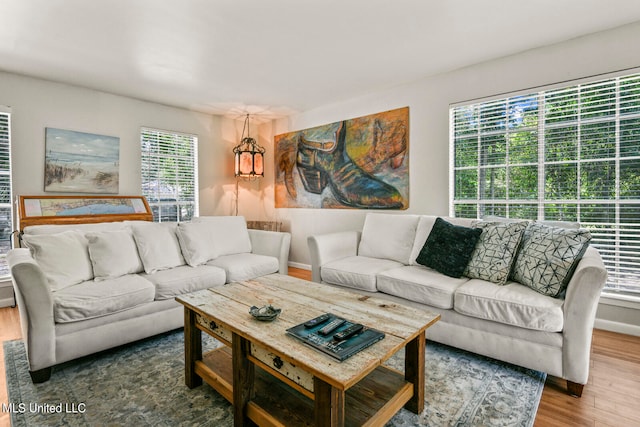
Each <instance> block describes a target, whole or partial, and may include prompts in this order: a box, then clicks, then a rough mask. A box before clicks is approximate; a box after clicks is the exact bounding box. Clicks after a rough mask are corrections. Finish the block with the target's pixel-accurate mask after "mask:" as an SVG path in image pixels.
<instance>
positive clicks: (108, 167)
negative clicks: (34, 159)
mask: <svg viewBox="0 0 640 427" xmlns="http://www.w3.org/2000/svg"><path fill="white" fill-rule="evenodd" d="M45 145H46V147H45V149H46V155H45V169H44V191H57V192H62V193H106V194H117V193H118V189H119V188H118V187H119V175H120V174H119V168H120V138H117V137H114V136H105V135H96V134H92V133H85V132H75V131H71V130H64V129H54V128H46V136H45Z"/></svg>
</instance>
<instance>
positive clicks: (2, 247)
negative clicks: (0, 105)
mask: <svg viewBox="0 0 640 427" xmlns="http://www.w3.org/2000/svg"><path fill="white" fill-rule="evenodd" d="M12 224H13V220H12V205H11V116H10V114H9V113H6V112H2V111H0V276H8V275H9V267H8V266H7V262H6V255H7V252H9V250H10V249H11V231H12V228H13V226H12Z"/></svg>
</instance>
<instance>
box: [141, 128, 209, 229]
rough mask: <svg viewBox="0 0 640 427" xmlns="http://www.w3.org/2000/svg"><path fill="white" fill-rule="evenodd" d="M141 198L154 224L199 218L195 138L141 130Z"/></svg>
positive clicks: (160, 131) (174, 133)
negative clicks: (145, 201)
mask: <svg viewBox="0 0 640 427" xmlns="http://www.w3.org/2000/svg"><path fill="white" fill-rule="evenodd" d="M140 144H141V149H142V155H141V172H142V194H143V195H144V196H145V197H146V198H147V201H148V202H149V206H150V207H151V210H152V212H153V219H154V221H157V222H166V221H189V220H191V218H192V217H194V216H197V215H198V171H197V165H198V137H197V136H196V135H187V134H181V133H177V132H170V131H164V130H158V129H150V128H142V130H141V132H140Z"/></svg>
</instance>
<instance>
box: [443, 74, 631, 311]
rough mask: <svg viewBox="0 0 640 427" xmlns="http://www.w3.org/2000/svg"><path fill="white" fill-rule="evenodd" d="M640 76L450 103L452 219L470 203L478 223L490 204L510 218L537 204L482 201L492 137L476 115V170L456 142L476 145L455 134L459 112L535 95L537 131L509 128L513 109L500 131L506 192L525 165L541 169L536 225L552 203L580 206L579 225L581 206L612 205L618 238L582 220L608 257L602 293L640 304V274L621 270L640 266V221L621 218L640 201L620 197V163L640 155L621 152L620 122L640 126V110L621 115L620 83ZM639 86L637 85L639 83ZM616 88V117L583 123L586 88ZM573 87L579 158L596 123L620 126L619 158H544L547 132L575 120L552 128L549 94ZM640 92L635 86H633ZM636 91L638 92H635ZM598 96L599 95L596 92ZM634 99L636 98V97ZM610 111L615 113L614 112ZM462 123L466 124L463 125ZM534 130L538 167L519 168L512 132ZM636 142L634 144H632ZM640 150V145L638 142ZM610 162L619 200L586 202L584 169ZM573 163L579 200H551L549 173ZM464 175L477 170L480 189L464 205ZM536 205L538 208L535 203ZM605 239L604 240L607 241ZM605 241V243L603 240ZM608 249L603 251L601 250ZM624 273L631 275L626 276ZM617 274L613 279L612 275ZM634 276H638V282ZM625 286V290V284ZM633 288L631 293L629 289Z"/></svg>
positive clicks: (606, 77) (607, 77)
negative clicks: (630, 250) (628, 252)
mask: <svg viewBox="0 0 640 427" xmlns="http://www.w3.org/2000/svg"><path fill="white" fill-rule="evenodd" d="M639 76H640V69H628V70H623V71H619V72H616V73H609V74H605V75H599V76H592V77H587V78H583V79H578V80H573V81H566V82H560V83H556V84H554V85H547V86H544V87H537V88H531V89H526V90H522V91H517V92H513V93H506V94H500V95H496V96H493V97H488V98H483V99H477V100H468V101H463V102H459V103H455V104H451V105H450V109H449V114H450V116H449V118H450V122H449V123H450V127H449V141H450V145H449V149H450V153H449V154H450V176H449V184H450V185H449V202H450V205H449V214H450V215H451V216H456V215H460V213H461V212H460V209H461V208H459V209H458V212H456V206H461V205H465V204H472V203H474V202H475V217H476V218H478V217H480V216H482V209H481V206H483V205H484V206H486V205H496V204H503V205H505V206H507V207H505V213H506V215H503V216H507V217H508V216H510V215H509V213H510V212H509V208H508V206H513V205H516V204H517V203H532V202H533V201H532V200H518V199H510V198H509V195H510V194H509V192H508V191H506V190H505V197H504V198H496V199H492V198H483V194H480V190H481V170H483V169H484V170H489V169H491V168H492V166H491V165H486V164H485V165H483V164H481V157H480V155H481V149H482V147H481V136H488V135H490V134H491V133H490V132H485V133H484V134H483V132H482V129H481V127H482V123H481V121H480V116H479V115H478V116H474V117H477V119H478V120H477V123H476V126H477V133H476V134H475V135H477V137H478V142H477V145H476V148H477V151H478V154H477V156H478V157H477V159H476V162H477V164H476V165H475V166H459V165H458V164H457V163H456V162H457V159H456V141H458V143H459V144H458V146H462V143H461V141H462V140H464V139H468V140H472V139H473V138H472V137H471V136H470V137H469V138H466V136H465V137H460V135H456V116H455V114H456V111H461V110H462V109H463V108H470V107H471V106H479V105H482V104H490V103H499V102H507V103H508V101H509V100H512V99H514V98H518V97H520V98H525V97H531V96H535V97H536V100H537V119H536V120H537V125H536V126H535V128H536V129H535V130H534V126H531V127H530V128H529V129H525V128H518V129H515V130H513V131H510V130H509V126H508V123H509V122H508V120H509V117H508V108H505V123H506V124H505V126H504V129H503V130H499V131H496V134H499V135H504V136H505V146H506V147H507V148H506V149H505V151H507V153H506V160H505V161H504V163H501V164H500V165H501V166H502V167H504V168H505V169H507V172H505V175H506V177H505V187H506V188H507V189H511V188H512V187H513V186H512V183H511V182H510V180H509V177H510V175H509V172H508V170H509V168H513V167H517V166H526V165H535V167H536V168H537V171H536V173H537V175H538V179H537V188H536V193H537V194H536V198H535V199H534V200H535V202H536V203H535V204H537V206H536V210H537V216H536V218H527V219H536V220H543V219H545V206H548V205H549V204H550V202H553V203H555V204H558V205H562V204H564V205H567V204H569V203H574V202H576V216H577V220H578V221H581V216H580V211H581V207H582V206H586V205H592V206H593V207H595V206H597V205H601V206H602V208H603V209H604V208H605V207H607V206H612V205H613V206H615V207H614V209H615V215H616V216H615V220H614V221H611V222H610V224H613V227H612V228H613V230H612V232H613V233H614V236H613V238H611V237H609V236H607V235H606V232H601V231H598V230H597V229H595V227H597V226H598V225H599V224H596V223H594V224H591V223H589V222H588V221H581V223H582V224H584V225H585V226H586V227H587V228H593V230H592V234H593V235H594V240H593V241H592V243H593V245H594V246H595V247H597V248H598V249H600V250H601V254H602V255H603V259H604V261H605V264H606V266H607V270H608V271H610V274H609V279H608V280H607V284H606V285H605V289H604V291H603V294H606V295H607V296H608V297H611V298H621V299H625V300H629V299H631V300H633V301H638V302H640V274H635V273H633V270H632V267H628V268H629V270H625V267H624V266H622V267H621V266H620V264H624V263H626V262H628V263H629V265H630V266H633V265H636V266H637V265H640V250H639V249H637V246H638V245H640V243H635V242H634V240H635V241H638V240H640V219H639V218H637V217H636V218H633V217H632V220H633V221H635V222H630V223H625V222H622V221H621V216H620V212H621V208H622V207H621V205H624V206H625V208H629V206H633V207H635V206H637V207H638V210H640V197H638V196H636V198H624V197H621V190H620V188H621V187H620V186H621V178H620V170H621V168H620V162H621V160H623V161H630V162H633V161H635V162H638V163H640V155H637V156H621V152H620V147H621V145H622V142H621V140H622V138H621V125H620V124H621V122H622V121H623V120H624V121H629V122H626V123H631V121H632V120H638V121H640V111H637V112H636V113H629V114H621V112H620V108H621V104H622V102H621V100H620V96H621V93H622V91H621V89H620V82H621V81H625V83H626V82H627V80H625V79H630V78H636V79H638V77H639ZM636 81H638V80H636ZM607 82H608V83H609V84H611V82H614V83H615V85H614V87H615V94H614V96H615V101H614V103H615V108H616V110H615V113H614V114H609V115H608V116H606V117H603V118H599V117H592V118H588V119H583V118H582V110H580V99H581V98H580V96H581V92H580V88H581V87H597V86H598V85H602V87H604V86H605V84H606V83H607ZM572 88H577V89H578V92H577V93H578V98H577V99H578V106H579V107H578V110H577V111H578V113H577V117H576V120H574V121H571V123H573V124H574V126H575V127H576V128H577V129H578V138H577V146H576V150H577V153H581V151H580V150H581V146H580V144H581V142H582V138H581V135H580V134H579V132H580V131H581V130H582V129H583V127H582V126H583V125H587V126H588V125H591V124H595V125H596V126H594V127H597V124H604V125H606V124H608V123H614V126H615V131H614V132H615V147H616V148H615V155H614V156H611V155H609V156H602V157H590V158H581V157H580V155H578V156H576V159H575V160H572V161H569V160H563V161H551V160H549V159H545V149H546V148H547V146H546V143H547V141H546V133H547V131H548V130H549V129H553V128H554V127H555V128H562V127H563V126H565V127H567V126H568V124H569V123H570V121H568V120H567V121H560V122H559V123H557V124H553V123H548V122H547V111H546V108H545V107H546V106H545V96H547V95H549V94H550V93H553V92H554V91H557V92H560V91H562V90H563V89H564V90H570V89H572ZM634 88H635V86H634ZM634 91H635V89H634ZM594 92H595V90H594ZM590 96H593V93H592V92H588V93H587V95H584V98H587V99H589V98H588V97H590ZM634 97H635V95H634ZM603 105H608V104H606V103H603ZM609 111H610V110H609ZM460 122H462V120H461V121H460ZM523 130H525V131H535V132H537V136H536V139H537V154H538V155H537V157H538V159H537V161H536V162H531V163H528V164H526V165H519V164H515V163H509V157H508V155H509V153H508V146H509V139H508V138H509V137H508V135H509V134H510V133H515V132H521V131H523ZM466 135H472V133H468V134H466ZM456 136H458V138H457V139H456ZM633 142H635V141H633ZM636 145H637V143H636ZM605 163H612V164H613V165H614V168H615V182H614V183H613V188H614V190H613V192H614V196H613V197H608V198H607V197H605V198H601V199H596V198H582V197H581V190H582V187H581V182H580V179H581V178H580V177H581V176H582V172H583V171H582V168H584V167H585V165H588V164H598V165H600V164H602V165H603V166H606V165H605ZM568 164H575V168H576V181H577V183H576V194H575V197H574V198H562V197H559V198H557V199H555V198H550V197H549V196H548V195H546V194H545V191H546V190H545V177H546V176H547V172H548V171H549V170H551V169H552V168H553V167H554V166H556V165H568ZM557 167H561V166H557ZM465 170H474V171H476V172H477V174H476V183H475V188H476V194H475V198H468V199H465V200H462V199H460V198H457V197H458V196H459V194H457V193H456V191H457V188H456V177H457V176H461V175H462V173H461V172H462V171H465ZM471 176H473V173H471ZM467 188H468V189H471V187H470V186H469V187H467ZM532 204H533V203H532ZM599 208H600V206H598V209H599ZM472 211H473V209H471V210H470V213H471V212H472ZM462 216H465V215H464V214H463V215H462ZM546 219H557V218H546ZM600 224H609V223H600ZM602 227H604V225H602ZM629 229H631V232H629ZM625 233H631V235H632V237H626V239H628V240H630V241H631V243H630V245H632V246H633V245H635V246H636V254H635V255H633V256H632V260H631V261H627V259H626V258H625V256H624V255H621V253H622V252H624V249H625V247H624V243H626V244H629V241H625V237H624V236H623V237H621V235H624V234H625ZM603 236H604V237H603ZM607 238H611V239H612V241H614V242H615V245H614V247H613V248H609V249H607V248H606V246H607V244H608V243H609V241H608V240H607ZM600 239H602V240H600ZM603 248H604V251H603V250H602V249H603ZM611 253H613V254H614V259H610V258H611V257H612V255H611ZM616 265H618V267H617V268H616V267H615V266H616ZM625 271H628V272H626V273H625ZM612 273H613V274H612ZM616 274H620V276H624V274H628V275H629V277H631V278H630V279H627V281H628V282H630V283H631V284H627V283H624V282H625V279H624V277H623V278H622V279H620V278H619V277H618V278H617V280H618V283H614V282H613V280H616V278H615V276H616ZM634 276H635V277H634ZM612 277H614V279H612ZM620 283H621V285H620ZM629 288H631V289H629Z"/></svg>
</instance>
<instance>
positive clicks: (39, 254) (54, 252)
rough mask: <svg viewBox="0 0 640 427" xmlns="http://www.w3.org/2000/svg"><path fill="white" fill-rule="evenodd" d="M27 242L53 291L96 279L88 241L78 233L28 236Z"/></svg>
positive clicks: (24, 239)
mask: <svg viewBox="0 0 640 427" xmlns="http://www.w3.org/2000/svg"><path fill="white" fill-rule="evenodd" d="M22 240H23V242H24V243H25V244H26V245H27V247H28V248H29V250H30V251H31V254H32V256H33V258H34V259H35V260H36V261H37V262H38V265H39V266H40V268H42V271H43V273H44V274H45V276H46V277H47V279H48V281H49V286H51V290H52V291H54V292H55V291H59V290H61V289H64V288H65V287H67V286H72V285H76V284H78V283H81V282H84V281H86V280H91V279H93V267H92V266H91V259H90V258H89V249H88V242H87V239H86V238H85V237H84V235H83V234H82V233H79V232H77V231H71V230H69V231H63V232H61V233H53V234H37V235H32V234H25V235H24V236H22Z"/></svg>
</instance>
